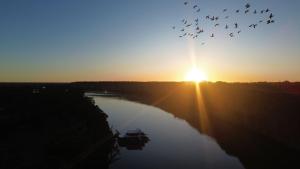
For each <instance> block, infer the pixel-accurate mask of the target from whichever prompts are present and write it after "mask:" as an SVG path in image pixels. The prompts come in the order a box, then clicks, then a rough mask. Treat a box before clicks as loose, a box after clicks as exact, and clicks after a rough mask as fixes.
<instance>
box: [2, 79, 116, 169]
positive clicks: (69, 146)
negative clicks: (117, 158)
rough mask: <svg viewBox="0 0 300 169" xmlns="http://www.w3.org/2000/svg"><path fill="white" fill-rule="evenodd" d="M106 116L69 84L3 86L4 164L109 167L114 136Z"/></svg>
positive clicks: (4, 166) (44, 166)
mask: <svg viewBox="0 0 300 169" xmlns="http://www.w3.org/2000/svg"><path fill="white" fill-rule="evenodd" d="M106 118H107V116H106V114H105V113H104V112H102V111H101V110H100V109H99V108H98V107H97V106H95V105H94V104H93V101H92V100H90V99H89V98H86V97H84V96H83V92H82V91H80V90H78V89H72V88H70V87H69V86H68V85H48V86H47V85H45V86H44V85H43V86H41V85H37V86H35V85H25V86H23V85H14V86H2V87H1V88H0V121H1V122H0V125H1V127H0V130H1V134H2V136H1V138H3V139H1V141H0V143H1V162H0V166H1V167H0V168H88V167H87V166H88V165H90V164H91V163H92V164H93V166H94V167H97V166H98V167H101V168H108V165H109V160H110V158H109V157H110V154H111V153H112V152H113V148H114V147H113V146H114V142H113V140H112V139H111V138H112V132H111V130H110V128H109V125H108V123H107V121H106ZM95 153H97V158H98V159H95V160H91V157H92V156H93V154H95ZM87 161H90V163H87Z"/></svg>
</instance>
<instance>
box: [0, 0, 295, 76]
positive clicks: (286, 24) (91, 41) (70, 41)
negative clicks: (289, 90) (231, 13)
mask: <svg viewBox="0 0 300 169" xmlns="http://www.w3.org/2000/svg"><path fill="white" fill-rule="evenodd" d="M183 2H184V1H183V0H89V1H86V0H19V1H17V0H1V1H0V21H1V22H0V81H81V80H99V81H100V80H141V81H151V80H154V81H155V80H159V81H160V80H162V81H164V80H182V79H183V77H184V75H185V73H186V71H187V70H188V69H189V68H190V67H191V66H192V64H193V63H195V64H196V65H197V66H198V67H199V68H200V69H201V70H202V71H204V72H205V73H206V74H207V75H208V77H209V80H212V81H217V80H222V81H282V80H290V81H300V12H299V10H300V1H298V0H285V1H283V0H248V2H250V3H251V5H252V6H253V8H257V9H264V8H270V9H271V10H272V12H273V13H274V14H275V19H276V23H275V24H273V25H266V24H264V25H262V26H259V27H258V28H257V29H255V30H251V29H248V28H247V26H246V25H247V24H248V23H251V21H252V20H253V18H251V17H247V18H246V17H238V18H236V21H238V22H239V23H240V25H241V29H243V30H242V31H243V32H242V34H241V35H240V36H239V37H236V38H232V39H230V38H228V37H226V36H223V35H225V32H224V31H223V30H216V34H219V35H221V36H218V37H216V38H215V39H214V40H212V39H210V38H207V37H203V38H202V39H200V40H195V41H192V40H188V39H180V38H178V33H177V32H176V31H173V30H172V29H171V27H172V26H173V25H176V26H177V25H179V24H180V20H181V19H183V18H195V17H196V16H195V15H196V14H195V13H193V12H192V10H191V9H187V8H186V7H184V5H183ZM191 2H193V3H194V2H197V3H198V5H199V6H200V7H201V15H207V14H212V15H214V14H216V15H220V14H222V12H220V11H222V9H223V8H228V9H229V10H231V9H238V8H243V7H244V5H245V4H246V2H247V1H246V0H226V1H225V0H193V1H191ZM231 22H235V20H231ZM242 25H245V27H242ZM203 27H207V28H208V27H209V25H203ZM202 41H205V42H206V45H204V46H201V42H202Z"/></svg>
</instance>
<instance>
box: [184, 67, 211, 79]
mask: <svg viewBox="0 0 300 169" xmlns="http://www.w3.org/2000/svg"><path fill="white" fill-rule="evenodd" d="M207 80H208V78H207V75H206V74H205V73H204V72H203V71H200V70H199V69H198V68H197V67H193V68H191V69H190V70H189V71H188V72H187V74H186V76H185V81H192V82H197V83H199V82H203V81H207Z"/></svg>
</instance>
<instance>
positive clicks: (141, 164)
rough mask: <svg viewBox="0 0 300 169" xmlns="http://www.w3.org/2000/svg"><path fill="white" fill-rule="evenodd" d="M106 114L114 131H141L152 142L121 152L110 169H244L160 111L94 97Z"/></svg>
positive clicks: (206, 137)
mask: <svg viewBox="0 0 300 169" xmlns="http://www.w3.org/2000/svg"><path fill="white" fill-rule="evenodd" d="M94 100H95V103H96V105H98V106H99V107H100V108H101V109H103V110H104V112H106V113H107V114H108V116H109V117H108V121H109V123H110V125H112V126H113V128H115V129H117V130H119V131H120V133H125V132H126V131H127V130H128V129H132V128H140V129H141V130H142V131H144V132H145V133H147V135H148V136H149V138H151V141H150V142H148V143H147V145H146V146H145V147H143V149H142V151H140V149H134V148H133V149H134V150H132V149H131V148H129V149H127V148H121V149H120V156H119V160H117V161H116V162H115V163H113V164H112V165H111V168H113V169H114V168H118V169H119V168H204V169H205V168H231V169H240V168H244V167H243V165H242V164H241V163H240V161H239V160H238V159H237V158H236V157H232V156H230V155H228V154H227V153H226V152H225V151H224V150H222V149H221V147H220V146H219V145H218V144H217V143H216V142H215V140H213V139H212V138H210V137H208V136H206V135H202V134H200V133H199V132H198V131H197V130H195V129H194V128H192V127H191V126H190V125H189V124H188V123H187V122H186V121H184V120H181V119H178V118H176V117H174V116H173V115H171V114H169V113H166V112H164V111H162V110H161V109H158V108H155V107H152V106H147V105H143V104H139V103H135V102H130V101H126V100H121V99H118V98H108V97H97V96H94Z"/></svg>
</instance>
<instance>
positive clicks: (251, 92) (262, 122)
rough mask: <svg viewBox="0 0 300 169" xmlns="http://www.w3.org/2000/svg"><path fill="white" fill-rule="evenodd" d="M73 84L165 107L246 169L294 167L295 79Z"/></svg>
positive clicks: (298, 109)
mask: <svg viewBox="0 0 300 169" xmlns="http://www.w3.org/2000/svg"><path fill="white" fill-rule="evenodd" d="M76 85H77V86H81V87H83V88H85V89H87V90H90V91H103V90H107V91H110V92H114V93H117V94H121V95H122V96H123V97H126V98H127V99H129V100H134V101H138V102H142V103H145V104H149V105H154V106H157V107H159V108H161V109H163V110H166V111H167V112H169V113H172V114H173V115H174V116H176V117H179V118H181V119H184V120H186V121H187V122H188V123H189V124H190V125H191V126H193V127H194V128H196V129H198V130H199V131H200V132H202V133H206V134H208V135H210V136H212V137H214V138H215V139H216V141H217V142H219V144H220V145H221V146H222V147H223V148H224V150H225V151H227V152H228V153H230V154H233V155H234V156H237V157H238V158H239V159H240V160H241V161H242V163H244V164H245V166H246V168H288V167H292V166H295V165H296V166H299V164H298V159H297V157H298V155H297V154H298V153H299V151H300V133H299V131H300V114H299V113H300V106H299V105H300V94H299V93H300V92H299V91H300V84H299V83H249V84H240V83H233V84H228V83H204V84H201V85H200V86H199V87H197V86H195V84H193V83H93V84H88V83H85V84H76ZM197 88H198V90H199V92H197ZM199 95H200V97H199ZM199 98H200V101H201V102H202V105H201V106H200V108H199ZM204 107H205V111H206V118H205V120H204V119H203V110H204ZM205 122H206V123H207V122H209V123H207V124H206V125H208V124H209V127H210V130H209V131H207V130H205V129H204V128H203V126H205V125H204V124H203V123H205ZM299 167H300V166H299Z"/></svg>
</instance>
